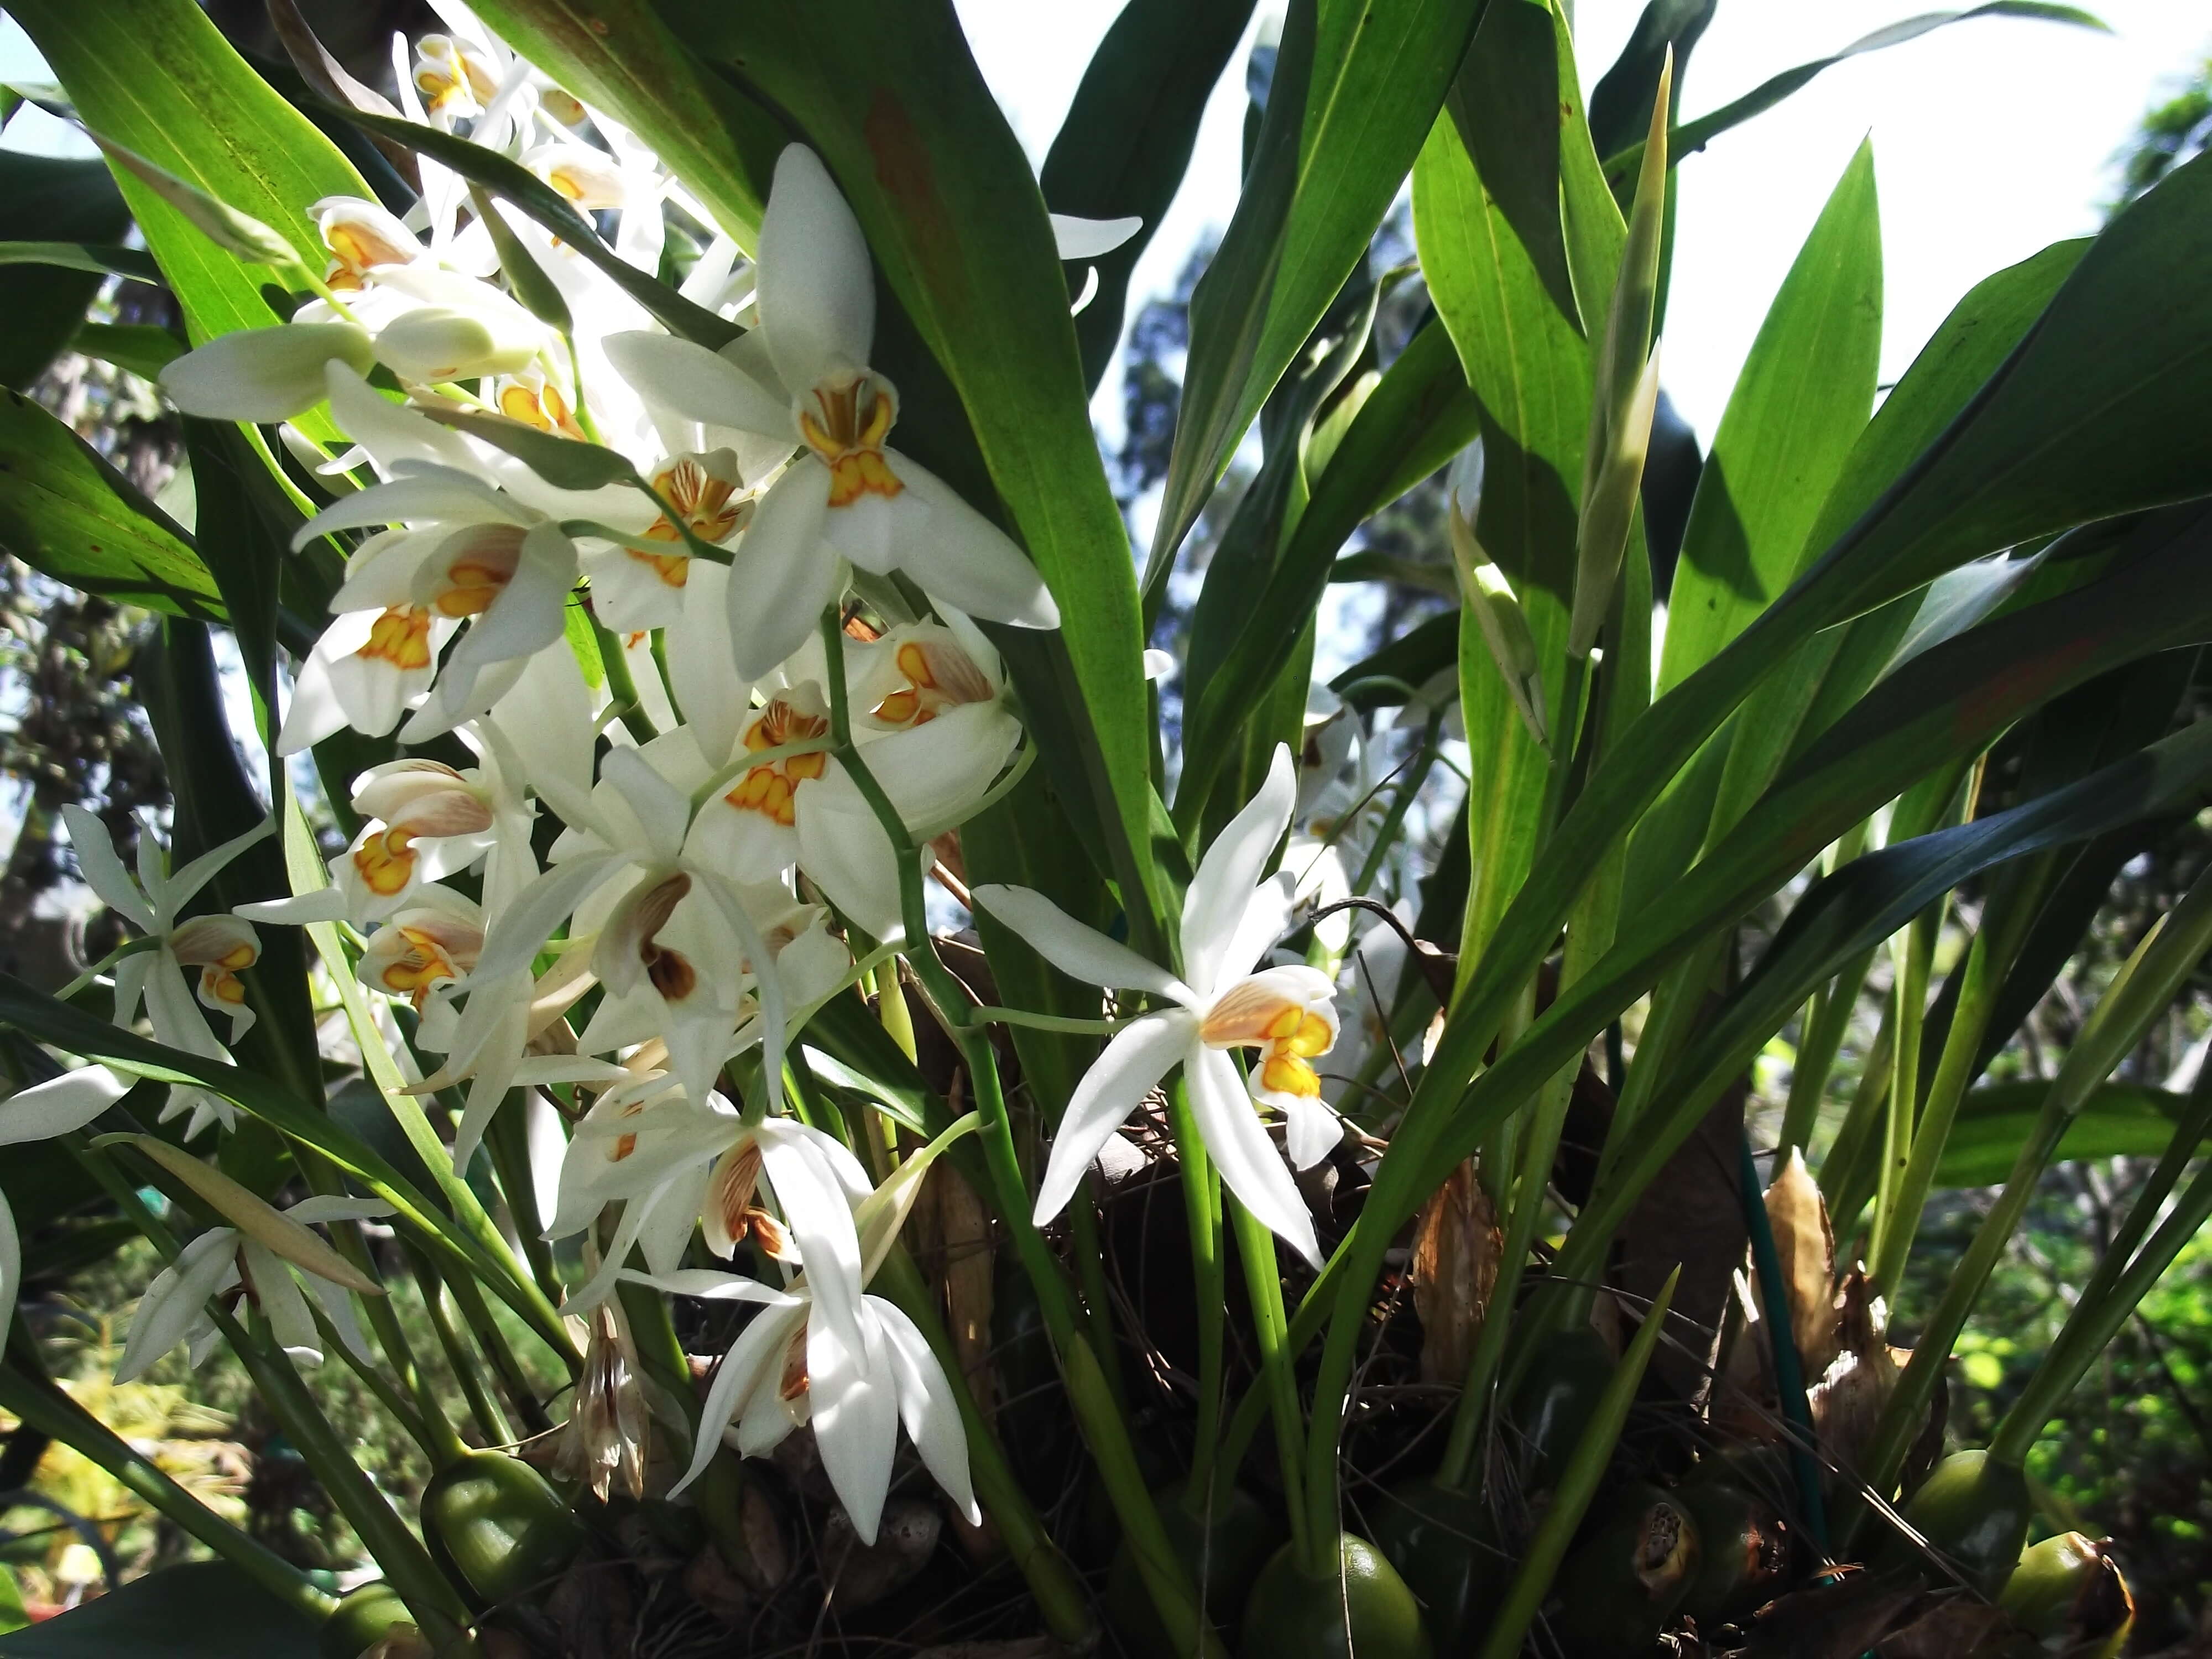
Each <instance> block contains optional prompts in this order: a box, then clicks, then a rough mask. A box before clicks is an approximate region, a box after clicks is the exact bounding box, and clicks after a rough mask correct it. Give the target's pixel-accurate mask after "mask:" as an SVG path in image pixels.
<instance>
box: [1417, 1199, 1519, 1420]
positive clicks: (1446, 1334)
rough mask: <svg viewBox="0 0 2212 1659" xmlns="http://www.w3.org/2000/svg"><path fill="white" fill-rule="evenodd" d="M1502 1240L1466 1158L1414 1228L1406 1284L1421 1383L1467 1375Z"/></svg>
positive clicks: (1494, 1210)
mask: <svg viewBox="0 0 2212 1659" xmlns="http://www.w3.org/2000/svg"><path fill="white" fill-rule="evenodd" d="M1504 1248H1505V1236H1504V1231H1502V1230H1501V1229H1500V1228H1499V1226H1498V1211H1497V1208H1496V1206H1493V1205H1492V1203H1491V1201H1490V1194H1488V1193H1486V1192H1485V1191H1484V1190H1483V1186H1482V1182H1480V1180H1478V1179H1477V1178H1476V1176H1475V1171H1474V1161H1473V1160H1472V1159H1469V1160H1468V1162H1466V1163H1463V1164H1460V1165H1459V1166H1458V1167H1457V1168H1456V1169H1455V1170H1453V1171H1452V1172H1451V1174H1449V1176H1445V1177H1444V1183H1443V1186H1441V1187H1439V1188H1437V1190H1436V1192H1435V1193H1434V1194H1432V1195H1431V1197H1430V1199H1429V1201H1428V1202H1427V1203H1426V1204H1425V1205H1424V1206H1421V1212H1420V1214H1419V1217H1417V1218H1415V1220H1414V1223H1413V1262H1412V1267H1411V1277H1412V1279H1413V1307H1414V1310H1415V1311H1416V1312H1417V1313H1419V1316H1420V1319H1421V1380H1422V1381H1423V1382H1425V1383H1456V1382H1458V1381H1459V1380H1460V1379H1461V1378H1462V1377H1463V1376H1466V1375H1467V1364H1468V1357H1469V1356H1470V1355H1471V1354H1472V1353H1473V1352H1474V1339H1475V1336H1476V1334H1477V1333H1478V1332H1480V1330H1481V1329H1482V1319H1483V1314H1484V1311H1485V1310H1486V1309H1487V1308H1488V1307H1489V1306H1490V1297H1491V1295H1492V1291H1495V1290H1496V1289H1497V1287H1498V1257H1499V1255H1501V1254H1502V1253H1503V1251H1504Z"/></svg>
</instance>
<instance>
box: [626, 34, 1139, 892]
mask: <svg viewBox="0 0 2212 1659" xmlns="http://www.w3.org/2000/svg"><path fill="white" fill-rule="evenodd" d="M662 12H663V15H665V17H667V19H668V20H669V22H670V25H671V27H672V28H674V29H675V31H676V33H678V37H679V38H681V39H683V40H685V41H686V42H688V43H690V44H691V45H693V46H696V48H698V49H699V50H700V51H702V52H704V53H706V54H708V56H710V57H712V58H714V59H715V60H716V61H717V62H718V63H722V64H731V65H732V66H733V67H737V68H739V69H741V70H742V73H743V76H744V79H745V80H746V81H747V82H750V84H752V85H754V86H757V87H758V88H760V90H761V91H762V92H763V94H766V95H767V96H768V97H769V98H770V99H772V100H774V101H775V103H776V104H777V105H779V106H781V107H782V108H783V109H784V110H786V111H787V112H789V113H790V115H791V116H792V118H793V120H794V121H795V122H796V123H797V124H798V125H799V127H800V128H801V129H802V130H803V131H805V135H806V137H807V140H808V142H810V143H812V144H813V145H814V146H815V148H816V149H817V150H818V151H819V152H820V154H821V155H822V157H823V161H825V162H827V163H828V165H829V169H830V171H831V172H832V173H834V174H835V175H836V179H837V181H838V184H839V185H840V186H841V187H842V189H843V191H844V192H845V197H846V200H847V201H848V203H849V204H851V205H852V208H853V211H854V215H855V216H857V217H858V218H859V220H860V225H861V228H862V229H863V230H864V231H865V232H866V235H867V238H868V242H869V245H870V246H871V248H872V249H873V250H874V252H875V254H876V258H877V260H878V264H879V265H880V266H881V268H882V270H883V274H884V278H885V280H886V281H887V282H888V283H889V284H890V287H891V289H893V291H894V292H895V293H896V296H897V298H898V300H899V302H900V305H901V307H902V309H903V310H904V312H905V313H906V314H907V315H908V317H910V318H911V319H912V320H913V323H914V326H915V331H916V332H917V333H918V334H919V336H920V343H921V345H922V346H923V347H925V348H926V349H927V352H928V354H929V355H931V356H933V357H934V358H935V359H936V361H937V362H938V363H939V364H940V365H941V366H942V367H943V369H944V372H945V374H946V375H947V376H948V377H950V382H951V386H952V387H953V388H954V389H955V390H956V391H957V393H958V397H959V402H960V405H961V407H962V408H963V410H965V412H966V415H967V418H968V421H969V424H970V425H971V426H972V428H973V429H974V432H975V440H976V444H977V446H978V448H979V450H980V453H981V459H982V461H983V463H984V465H985V466H986V467H987V471H988V475H989V477H990V481H991V483H993V484H994V486H995V487H996V489H997V490H998V493H999V495H1000V498H1001V499H1002V500H1003V501H1004V502H1005V504H1006V509H1007V512H1008V514H1009V515H1010V516H1011V519H1012V524H1013V526H1014V528H1015V529H1016V530H1017V532H1018V535H1019V538H1020V539H1021V540H1022V541H1023V542H1024V544H1026V545H1027V547H1028V549H1029V551H1030V556H1031V557H1033V558H1034V559H1035V560H1036V563H1037V567H1038V568H1039V569H1040V570H1042V572H1043V574H1044V577H1045V580H1046V582H1047V584H1048V586H1050V588H1051V590H1052V592H1053V595H1054V599H1056V600H1057V601H1058V603H1059V606H1060V617H1061V632H1060V639H1059V640H1058V641H1052V642H1050V643H1048V644H1039V645H1037V647H1036V652H1024V653H1021V654H1023V655H1024V657H1025V658H1034V657H1035V656H1036V654H1037V653H1047V654H1048V653H1050V652H1052V651H1054V650H1058V649H1062V648H1064V650H1065V653H1066V659H1067V660H1068V661H1069V662H1071V663H1072V665H1073V682H1074V684H1073V687H1072V688H1070V689H1071V690H1072V691H1073V700H1072V702H1071V705H1070V707H1069V708H1068V711H1067V713H1068V719H1069V723H1070V727H1071V732H1070V737H1071V739H1072V741H1073V744H1075V745H1076V752H1074V753H1071V754H1067V755H1065V756H1063V757H1060V759H1061V761H1062V762H1063V763H1066V764H1068V765H1070V766H1072V767H1073V766H1079V767H1080V768H1082V769H1085V770H1086V771H1087V772H1088V773H1089V774H1090V775H1091V777H1092V779H1093V780H1094V781H1095V785H1096V788H1095V795H1096V799H1097V801H1098V802H1099V804H1100V805H1101V806H1102V807H1103V805H1105V804H1106V803H1107V802H1109V801H1110V802H1112V804H1113V805H1114V806H1115V809H1116V811H1115V817H1118V820H1119V825H1118V827H1119V829H1120V830H1121V834H1120V836H1118V837H1115V838H1113V839H1114V840H1115V842H1117V843H1118V844H1119V846H1120V848H1121V853H1120V855H1119V859H1120V862H1119V863H1118V864H1117V867H1116V868H1115V878H1116V879H1117V880H1119V881H1121V882H1123V883H1124V884H1125V885H1131V886H1132V888H1133V890H1132V891H1131V892H1129V893H1127V894H1125V896H1129V897H1133V896H1134V893H1135V892H1141V891H1145V890H1147V889H1149V887H1150V886H1151V884H1152V871H1151V867H1150V865H1151V860H1150V859H1149V856H1148V849H1149V846H1150V842H1149V841H1148V839H1147V837H1148V835H1149V831H1150V825H1151V805H1150V795H1151V790H1150V787H1149V782H1148V780H1149V778H1150V763H1151V737H1150V732H1151V720H1150V714H1149V705H1148V702H1147V698H1146V689H1145V684H1144V671H1143V666H1142V664H1143V650H1142V646H1143V641H1142V638H1141V632H1140V629H1139V617H1138V611H1137V595H1136V581H1135V578H1134V574H1133V572H1132V571H1131V569H1130V562H1129V542H1128V533H1127V530H1126V528H1125V527H1124V526H1123V524H1122V522H1121V511H1120V509H1119V507H1116V506H1115V501H1114V497H1113V492H1112V490H1111V489H1109V487H1108V484H1107V480H1106V474H1105V469H1104V466H1103V463H1102V462H1101V460H1100V459H1099V454H1098V444H1097V437H1096V435H1095V434H1094V433H1093V432H1092V430H1091V416H1090V409H1089V399H1088V392H1087V388H1086V386H1085V381H1084V379H1083V372H1082V363H1081V358H1080V356H1079V354H1078V351H1077V348H1076V341H1075V330H1074V326H1073V323H1072V321H1071V320H1070V319H1069V317H1068V314H1067V283H1066V277H1065V276H1064V275H1063V273H1062V271H1061V268H1060V258H1059V255H1058V252H1057V251H1056V250H1055V248H1054V245H1053V240H1052V230H1051V226H1050V224H1049V223H1048V221H1047V219H1046V216H1045V209H1044V202H1043V198H1042V197H1041V196H1040V195H1039V194H1038V192H1037V188H1036V182H1035V180H1034V179H1032V178H1031V177H1030V170H1029V162H1028V161H1027V159H1026V158H1025V157H1024V155H1023V153H1022V149H1021V145H1020V143H1018V141H1017V140H1016V139H1015V137H1014V135H1013V133H1012V131H1011V130H1010V129H1009V128H1008V127H1007V125H1006V118H1005V117H1004V116H1003V115H1001V114H1000V111H999V108H998V106H997V104H996V103H995V102H994V100H993V99H992V97H991V94H990V92H989V89H988V88H987V87H986V86H985V85H984V84H983V81H982V77H981V74H980V73H979V72H978V71H977V70H976V68H975V61H974V59H973V58H971V57H970V56H969V52H968V48H967V44H966V42H965V41H964V40H963V39H962V38H961V35H960V31H959V25H958V22H957V19H956V18H955V16H954V15H953V13H952V9H951V6H950V5H948V4H945V3H942V0H939V3H930V4H923V3H894V0H854V3H849V4H847V5H844V6H842V7H839V8H837V9H835V10H830V9H824V8H823V7H820V6H816V5H811V4H807V3H804V0H767V3H761V4H756V5H750V6H746V7H744V8H732V7H726V6H721V5H717V4H709V3H707V0H667V3H665V4H664V6H663V8H662ZM884 326H885V323H884V318H883V317H882V316H881V315H880V314H879V316H878V337H879V340H878V354H879V356H880V353H881V349H882V344H883V341H882V336H883V335H884ZM900 389H901V392H902V393H903V392H905V391H906V386H905V385H904V383H903V382H902V383H901V387H900ZM902 408H903V409H905V410H907V411H908V420H909V421H911V420H914V416H915V410H914V406H913V405H912V404H910V403H908V404H902ZM905 424H906V422H902V428H903V427H904V426H905ZM919 424H920V422H918V421H915V425H916V427H917V428H918V427H919ZM902 428H895V429H894V434H893V436H892V439H891V441H892V442H893V443H894V444H897V443H902V442H903V441H904V439H903V438H902V436H901V435H900V431H901V430H902ZM971 499H975V497H973V496H971ZM977 504H978V505H979V506H980V507H982V508H983V509H984V510H985V511H988V510H989V507H990V505H991V504H990V503H989V502H988V501H978V503H977ZM1002 648H1003V647H1002ZM1007 654H1008V655H1009V657H1010V658H1012V657H1013V656H1014V655H1015V654H1016V652H1014V651H1011V650H1010V651H1008V653H1007ZM1086 725H1087V726H1088V727H1089V728H1090V729H1089V730H1088V731H1087V732H1086V731H1085V730H1084V727H1085V726H1086ZM1133 909H1134V910H1135V911H1136V912H1138V913H1139V915H1141V914H1142V913H1143V912H1144V910H1145V907H1144V906H1143V905H1142V904H1137V905H1134V906H1133ZM1137 919H1138V918H1137V917H1136V916H1133V925H1134V923H1135V921H1137ZM1143 919H1144V921H1145V922H1146V925H1147V926H1149V920H1150V919H1149V916H1144V918H1143Z"/></svg>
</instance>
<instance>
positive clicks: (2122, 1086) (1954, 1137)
mask: <svg viewBox="0 0 2212 1659" xmlns="http://www.w3.org/2000/svg"><path fill="white" fill-rule="evenodd" d="M2050 1092H2051V1085H2049V1084H2048V1083H2046V1082H2041V1081H2033V1080H2031V1081H2029V1082H2026V1083H1996V1084H1991V1085H1989V1086H1988V1087H1986V1088H1981V1089H1976V1090H1973V1091H1970V1092H1969V1093H1968V1094H1967V1096H1966V1099H1965V1100H1964V1101H1962V1102H1961V1103H1960V1106H1959V1116H1958V1121H1956V1122H1954V1124H1953V1125H1952V1126H1951V1138H1950V1139H1949V1140H1948V1141H1947V1142H1946V1143H1944V1147H1943V1161H1942V1163H1940V1164H1937V1165H1936V1185H1938V1186H1940V1187H1994V1186H1996V1184H1998V1183H1999V1182H2002V1181H2003V1179H2004V1178H2005V1177H2006V1176H2008V1175H2010V1174H2011V1173H2012V1166H2013V1160H2014V1159H2015V1158H2017V1157H2018V1156H2019V1155H2020V1149H2021V1146H2022V1145H2023V1144H2024V1143H2025V1142H2026V1141H2027V1138H2028V1136H2029V1134H2030V1133H2031V1132H2033V1129H2034V1127H2035V1120H2036V1118H2037V1117H2038V1115H2039V1114H2040V1112H2041V1110H2042V1107H2043V1099H2044V1097H2045V1095H2047V1094H2049V1093H2050ZM2188 1103H2189V1097H2188V1096H2187V1095H2184V1094H2175V1093H2172V1091H2168V1090H2165V1089H2149V1088H2145V1087H2144V1086H2142V1085H2140V1084H2135V1083H2106V1084H2103V1085H2100V1086H2099V1087H2098V1088H2097V1089H2096V1090H2095V1091H2094V1092H2093V1093H2092V1094H2091V1095H2090V1097H2089V1099H2088V1102H2087V1104H2085V1105H2084V1106H2083V1107H2082V1108H2081V1110H2080V1111H2079V1112H2078V1113H2076V1114H2075V1117H2074V1120H2073V1121H2072V1122H2071V1123H2070V1124H2069V1125H2068V1126H2067V1129H2066V1133H2065V1134H2064V1135H2063V1137H2062V1138H2061V1139H2060V1140H2059V1142H2058V1151H2057V1153H2056V1154H2055V1156H2054V1158H2053V1161H2054V1162H2057V1163H2062V1164H2063V1163H2071V1162H2073V1161H2075V1160H2076V1159H2079V1158H2156V1157H2157V1156H2158V1155H2159V1154H2160V1152H2164V1151H2165V1150H2166V1142H2167V1141H2168V1140H2170V1139H2172V1135H2173V1125H2174V1120H2175V1119H2177V1118H2179V1116H2180V1115H2181V1111H2182V1108H2183V1107H2185V1106H2186V1105H2187V1104H2188Z"/></svg>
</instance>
